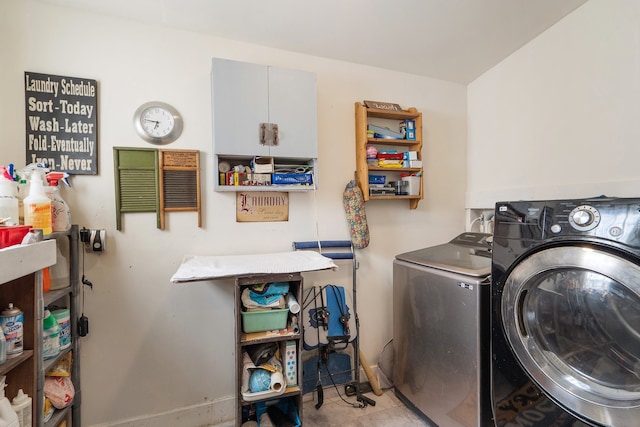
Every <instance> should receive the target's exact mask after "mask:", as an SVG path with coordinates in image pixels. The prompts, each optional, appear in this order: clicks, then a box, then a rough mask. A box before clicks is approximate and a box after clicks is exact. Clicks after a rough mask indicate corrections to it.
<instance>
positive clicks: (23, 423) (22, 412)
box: [11, 389, 33, 427]
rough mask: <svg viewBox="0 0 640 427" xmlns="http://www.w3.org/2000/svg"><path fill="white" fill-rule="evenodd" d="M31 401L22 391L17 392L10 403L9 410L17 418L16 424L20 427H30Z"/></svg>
mask: <svg viewBox="0 0 640 427" xmlns="http://www.w3.org/2000/svg"><path fill="white" fill-rule="evenodd" d="M32 405H33V399H32V398H31V397H29V396H28V395H27V394H26V393H25V392H24V391H22V389H19V390H18V394H17V395H16V397H14V398H13V400H12V401H11V408H13V410H14V411H15V413H16V415H17V416H18V424H20V427H31V424H32V422H31V410H32Z"/></svg>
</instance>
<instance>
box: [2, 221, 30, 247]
mask: <svg viewBox="0 0 640 427" xmlns="http://www.w3.org/2000/svg"><path fill="white" fill-rule="evenodd" d="M29 230H31V226H30V225H7V226H3V225H0V249H3V248H6V247H9V246H13V245H19V244H20V243H22V238H23V237H24V236H25V235H26V234H27V233H28V232H29Z"/></svg>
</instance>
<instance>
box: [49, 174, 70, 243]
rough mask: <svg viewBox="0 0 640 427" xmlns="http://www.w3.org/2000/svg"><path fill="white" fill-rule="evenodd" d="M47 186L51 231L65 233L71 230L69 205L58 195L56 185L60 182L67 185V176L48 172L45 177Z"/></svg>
mask: <svg viewBox="0 0 640 427" xmlns="http://www.w3.org/2000/svg"><path fill="white" fill-rule="evenodd" d="M45 177H46V179H47V182H48V183H49V186H48V187H47V188H46V190H48V191H47V193H48V196H49V198H50V199H51V215H52V221H53V224H52V228H53V231H67V230H69V229H70V228H71V211H70V210H69V205H68V204H67V202H65V201H64V199H63V198H62V196H61V195H60V189H59V187H58V183H59V181H60V180H62V181H63V182H64V183H65V184H67V185H69V180H68V179H67V178H69V174H68V173H66V172H49V173H48V174H46V175H45Z"/></svg>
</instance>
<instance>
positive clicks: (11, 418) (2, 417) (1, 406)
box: [0, 376, 20, 427]
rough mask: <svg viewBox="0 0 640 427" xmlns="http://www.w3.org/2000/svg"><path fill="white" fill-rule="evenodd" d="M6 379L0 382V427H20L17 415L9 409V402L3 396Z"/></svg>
mask: <svg viewBox="0 0 640 427" xmlns="http://www.w3.org/2000/svg"><path fill="white" fill-rule="evenodd" d="M6 379H7V377H5V376H3V377H2V379H1V380H0V427H20V423H19V421H18V414H16V411H14V410H13V408H12V407H11V402H9V399H7V398H6V397H5V395H4V388H5V387H6V386H7V384H6Z"/></svg>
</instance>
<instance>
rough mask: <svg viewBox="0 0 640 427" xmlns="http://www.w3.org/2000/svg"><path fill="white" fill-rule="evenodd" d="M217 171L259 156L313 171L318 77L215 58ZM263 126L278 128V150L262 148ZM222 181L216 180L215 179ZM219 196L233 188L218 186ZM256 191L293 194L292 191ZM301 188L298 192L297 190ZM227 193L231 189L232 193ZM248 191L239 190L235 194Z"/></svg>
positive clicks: (286, 189) (267, 146) (269, 146)
mask: <svg viewBox="0 0 640 427" xmlns="http://www.w3.org/2000/svg"><path fill="white" fill-rule="evenodd" d="M211 82H212V83H211V87H212V109H213V139H214V142H213V148H214V149H213V152H214V157H215V159H214V166H215V168H216V171H218V165H219V163H221V162H223V161H224V162H227V163H229V164H231V166H235V165H248V162H249V161H250V160H251V159H253V157H254V156H272V157H274V160H275V163H276V164H278V163H283V164H285V165H292V168H291V169H292V170H295V169H296V168H295V166H296V165H303V166H305V167H308V169H312V170H313V174H314V180H313V185H310V186H309V185H306V186H304V188H299V189H302V190H309V189H313V188H315V186H316V179H315V168H314V166H315V161H316V159H317V156H318V124H317V97H316V76H315V74H313V73H309V72H305V71H299V70H290V69H284V68H278V67H272V66H267V65H260V64H251V63H246V62H239V61H232V60H227V59H219V58H213V61H212V68H211ZM262 123H273V124H277V125H278V143H277V145H274V144H269V143H266V144H265V143H263V142H261V138H260V126H261V124H262ZM216 175H217V174H216ZM216 182H217V185H216V190H225V188H221V187H229V186H228V185H226V183H225V184H221V182H220V180H219V179H218V180H216ZM266 187H268V188H266V189H265V188H256V189H263V190H269V191H274V187H275V189H276V190H277V189H281V190H282V191H291V190H295V188H291V187H293V186H289V185H287V186H283V185H277V186H276V185H272V186H266ZM298 187H299V186H298ZM227 190H228V189H227ZM239 190H245V189H244V188H240V189H238V188H235V189H231V191H239Z"/></svg>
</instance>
